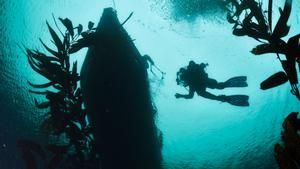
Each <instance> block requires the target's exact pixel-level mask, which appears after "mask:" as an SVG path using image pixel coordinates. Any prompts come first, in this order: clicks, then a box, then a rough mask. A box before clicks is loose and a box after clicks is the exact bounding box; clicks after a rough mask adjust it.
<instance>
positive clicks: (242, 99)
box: [226, 95, 249, 107]
mask: <svg viewBox="0 0 300 169" xmlns="http://www.w3.org/2000/svg"><path fill="white" fill-rule="evenodd" d="M226 99H227V101H226V102H227V103H229V104H231V105H234V106H241V107H246V106H249V101H248V100H249V96H247V95H231V96H226Z"/></svg>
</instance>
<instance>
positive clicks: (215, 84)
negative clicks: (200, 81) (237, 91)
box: [207, 79, 226, 89]
mask: <svg viewBox="0 0 300 169" xmlns="http://www.w3.org/2000/svg"><path fill="white" fill-rule="evenodd" d="M207 87H208V88H210V89H224V88H225V87H226V86H225V84H224V83H223V82H218V81H216V80H215V79H208V80H207Z"/></svg>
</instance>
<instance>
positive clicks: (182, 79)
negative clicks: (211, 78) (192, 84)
mask: <svg viewBox="0 0 300 169" xmlns="http://www.w3.org/2000/svg"><path fill="white" fill-rule="evenodd" d="M187 76H188V73H187V69H186V68H180V69H179V71H178V72H177V78H176V82H177V85H182V86H184V87H186V86H187V85H188V84H187V78H188V77H187Z"/></svg>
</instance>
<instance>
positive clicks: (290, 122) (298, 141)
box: [275, 112, 300, 169]
mask: <svg viewBox="0 0 300 169" xmlns="http://www.w3.org/2000/svg"><path fill="white" fill-rule="evenodd" d="M297 115H298V113H297V112H293V113H291V114H289V115H288V116H287V117H286V119H285V120H284V122H283V124H282V126H283V129H284V130H283V132H282V137H281V138H282V141H283V144H279V143H277V144H276V145H275V158H276V160H277V162H278V165H279V167H280V169H298V168H300V135H299V131H300V119H298V118H297Z"/></svg>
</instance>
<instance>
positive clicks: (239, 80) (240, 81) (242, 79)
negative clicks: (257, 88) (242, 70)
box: [224, 76, 248, 87]
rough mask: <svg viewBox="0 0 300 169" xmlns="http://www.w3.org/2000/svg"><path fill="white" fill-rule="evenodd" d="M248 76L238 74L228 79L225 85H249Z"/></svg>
mask: <svg viewBox="0 0 300 169" xmlns="http://www.w3.org/2000/svg"><path fill="white" fill-rule="evenodd" d="M246 81H247V76H236V77H232V78H230V79H228V80H227V81H226V82H225V83H224V85H225V87H247V86H248V84H247V82H246Z"/></svg>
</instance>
